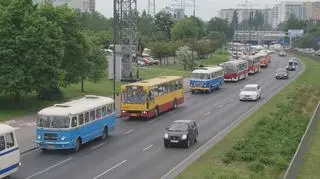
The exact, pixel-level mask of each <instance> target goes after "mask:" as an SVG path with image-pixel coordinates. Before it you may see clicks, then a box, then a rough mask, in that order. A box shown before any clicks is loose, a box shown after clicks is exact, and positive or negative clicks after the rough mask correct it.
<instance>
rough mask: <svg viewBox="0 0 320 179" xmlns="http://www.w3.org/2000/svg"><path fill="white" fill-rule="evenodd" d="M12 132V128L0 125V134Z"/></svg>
mask: <svg viewBox="0 0 320 179" xmlns="http://www.w3.org/2000/svg"><path fill="white" fill-rule="evenodd" d="M12 131H14V128H13V127H11V126H9V125H7V124H1V123H0V134H5V133H9V132H12Z"/></svg>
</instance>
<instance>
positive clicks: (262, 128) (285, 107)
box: [223, 86, 317, 173]
mask: <svg viewBox="0 0 320 179" xmlns="http://www.w3.org/2000/svg"><path fill="white" fill-rule="evenodd" d="M315 90H317V89H315V88H314V87H306V86H304V87H299V88H297V89H296V90H295V92H293V93H291V94H290V95H289V96H288V100H287V101H286V102H284V103H282V104H280V105H278V106H277V111H274V112H272V113H270V114H269V116H265V117H264V118H263V119H261V120H259V122H258V123H257V124H256V125H255V127H254V128H253V129H252V130H251V131H250V132H249V133H248V134H247V135H246V136H245V137H244V138H242V139H241V140H239V141H238V142H237V143H236V145H235V146H234V147H233V148H232V150H231V151H228V152H227V153H226V154H225V155H224V158H223V161H224V162H225V163H226V164H229V163H231V162H233V161H239V162H246V163H247V164H248V168H249V170H251V171H253V172H256V173H260V172H264V171H265V168H267V167H268V168H271V169H272V170H273V171H274V172H279V173H280V172H283V171H284V170H286V169H287V167H288V165H289V163H290V161H291V158H292V157H293V155H294V153H295V151H296V148H297V146H298V144H299V142H300V140H301V137H302V135H303V133H304V131H305V129H306V126H307V123H308V122H309V119H310V116H308V115H307V114H306V113H305V112H304V111H305V110H304V108H305V107H306V105H307V103H308V100H312V96H311V95H314V94H315Z"/></svg>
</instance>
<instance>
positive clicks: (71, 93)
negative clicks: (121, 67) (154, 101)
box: [0, 55, 227, 121]
mask: <svg viewBox="0 0 320 179" xmlns="http://www.w3.org/2000/svg"><path fill="white" fill-rule="evenodd" d="M226 59H227V56H226V55H217V56H215V57H213V58H211V59H209V60H206V63H207V64H218V63H221V61H223V60H226ZM161 75H177V76H185V77H186V76H190V72H188V71H183V67H182V65H181V64H179V63H178V64H170V65H161V66H154V67H148V68H142V69H140V77H142V79H149V78H153V77H156V76H161ZM120 85H121V83H117V89H119V87H120ZM84 87H85V92H84V93H83V92H81V91H80V84H76V85H71V86H70V87H67V88H64V89H62V91H63V93H64V99H63V100H61V101H66V100H68V99H71V98H75V97H79V96H82V95H85V94H95V95H103V96H110V95H112V93H113V81H112V80H109V79H108V77H107V76H106V77H105V78H104V79H102V80H101V81H100V82H98V83H92V82H89V81H88V82H85V86H84ZM61 101H44V100H39V99H38V98H37V97H36V94H34V93H31V94H27V95H23V96H22V98H21V101H20V102H19V103H18V104H16V103H14V101H13V99H12V97H10V96H5V95H1V94H0V121H5V120H8V119H12V118H15V117H19V116H23V115H26V114H29V113H33V112H36V111H38V110H39V109H41V108H42V107H44V106H49V105H52V104H54V103H58V102H61Z"/></svg>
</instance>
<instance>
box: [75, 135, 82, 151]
mask: <svg viewBox="0 0 320 179" xmlns="http://www.w3.org/2000/svg"><path fill="white" fill-rule="evenodd" d="M80 146H81V139H80V138H77V140H76V145H75V146H74V148H73V152H74V153H76V152H79V150H80Z"/></svg>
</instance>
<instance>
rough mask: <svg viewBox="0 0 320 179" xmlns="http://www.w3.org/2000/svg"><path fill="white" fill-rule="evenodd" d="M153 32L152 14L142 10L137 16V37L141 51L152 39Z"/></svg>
mask: <svg viewBox="0 0 320 179" xmlns="http://www.w3.org/2000/svg"><path fill="white" fill-rule="evenodd" d="M153 33H154V19H153V17H152V16H150V15H148V14H147V12H146V11H145V10H144V11H143V12H142V14H141V16H139V18H138V35H137V36H138V39H139V42H140V43H139V49H140V53H142V51H143V49H144V47H145V46H146V45H147V43H149V42H150V41H151V39H152V36H153Z"/></svg>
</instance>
